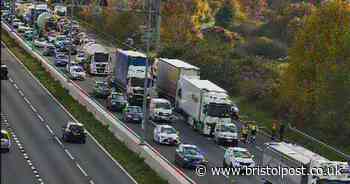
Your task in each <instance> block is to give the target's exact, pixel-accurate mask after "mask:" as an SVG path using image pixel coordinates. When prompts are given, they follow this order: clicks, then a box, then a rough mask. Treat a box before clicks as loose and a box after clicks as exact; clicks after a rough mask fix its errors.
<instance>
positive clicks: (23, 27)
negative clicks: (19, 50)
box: [17, 25, 32, 33]
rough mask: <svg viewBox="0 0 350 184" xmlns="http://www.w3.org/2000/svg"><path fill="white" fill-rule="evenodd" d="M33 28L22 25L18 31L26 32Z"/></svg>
mask: <svg viewBox="0 0 350 184" xmlns="http://www.w3.org/2000/svg"><path fill="white" fill-rule="evenodd" d="M31 30H32V28H31V27H27V26H22V25H20V26H18V28H17V31H18V32H19V33H24V32H26V31H31Z"/></svg>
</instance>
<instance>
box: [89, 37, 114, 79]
mask: <svg viewBox="0 0 350 184" xmlns="http://www.w3.org/2000/svg"><path fill="white" fill-rule="evenodd" d="M82 50H83V51H84V52H85V54H86V58H87V61H88V63H87V65H88V66H87V70H88V72H89V73H90V74H93V75H108V74H110V72H111V66H110V63H111V57H110V55H109V53H108V51H107V49H106V48H105V47H103V46H102V45H100V44H96V43H87V44H85V45H84V46H83V49H82Z"/></svg>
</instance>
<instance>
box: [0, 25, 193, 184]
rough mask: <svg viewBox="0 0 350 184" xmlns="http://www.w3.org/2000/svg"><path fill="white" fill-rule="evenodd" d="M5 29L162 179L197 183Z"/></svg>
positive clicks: (174, 182)
mask: <svg viewBox="0 0 350 184" xmlns="http://www.w3.org/2000/svg"><path fill="white" fill-rule="evenodd" d="M1 27H2V28H3V30H6V31H7V32H8V33H9V35H10V36H11V37H12V38H13V39H14V40H15V41H16V42H17V43H18V44H19V45H20V46H21V47H22V48H23V49H24V50H25V51H27V52H28V53H29V54H30V55H31V56H33V57H34V58H36V59H37V60H38V61H39V62H40V63H41V65H42V66H43V67H44V68H45V70H46V71H47V72H49V73H50V75H51V76H52V77H53V78H54V79H55V80H58V81H59V82H60V84H61V85H62V86H63V87H64V88H65V89H67V90H68V91H69V94H70V95H71V96H72V97H73V98H74V99H75V100H77V101H78V102H79V103H80V104H81V105H83V106H85V107H86V108H87V110H88V111H90V112H91V113H93V115H94V116H95V118H96V119H97V120H99V121H100V122H101V123H102V124H104V125H107V126H108V130H109V131H111V132H112V133H113V134H114V136H115V137H116V138H117V139H119V140H120V141H122V142H124V143H125V145H126V146H127V147H128V148H129V149H130V150H132V151H133V152H135V153H137V154H138V155H140V156H141V157H142V158H144V160H145V162H146V164H147V165H149V166H150V167H151V168H152V169H153V170H155V171H156V172H157V173H158V174H159V175H160V176H161V177H162V178H164V179H166V180H167V181H168V182H169V183H170V184H195V182H194V181H193V180H192V179H191V178H189V177H188V176H187V175H185V174H184V173H183V172H182V171H181V170H179V169H178V168H177V167H175V166H174V165H173V164H172V163H171V162H170V161H169V160H167V159H166V158H165V157H163V156H162V155H161V154H160V153H159V152H158V151H157V150H156V149H154V148H153V147H152V146H150V145H149V144H147V143H146V144H145V145H140V142H141V141H140V138H139V136H138V135H137V134H136V133H135V132H133V131H132V130H131V129H130V128H128V127H127V126H126V125H124V123H123V122H122V121H120V120H119V119H118V118H116V117H115V116H114V115H113V114H112V113H110V112H107V111H106V110H105V109H104V108H102V107H101V106H100V105H99V104H98V103H96V102H95V101H94V100H93V99H91V98H90V97H89V95H88V94H87V93H86V92H85V91H84V90H82V89H81V88H80V87H79V86H78V85H76V84H75V83H74V82H72V81H71V80H70V79H69V78H68V77H67V76H64V75H63V74H62V73H60V72H59V71H58V70H56V68H55V67H54V66H52V65H50V64H49V63H48V61H46V59H45V58H44V57H43V56H41V55H40V54H39V53H37V52H35V51H34V50H33V49H32V47H30V46H29V45H28V44H27V43H26V42H25V41H24V40H23V39H22V38H21V37H19V36H18V35H17V34H16V32H14V31H13V30H11V28H10V27H9V26H7V25H6V24H5V23H4V22H2V21H1Z"/></svg>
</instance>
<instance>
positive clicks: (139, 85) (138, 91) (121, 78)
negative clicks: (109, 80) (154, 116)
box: [113, 49, 150, 105]
mask: <svg viewBox="0 0 350 184" xmlns="http://www.w3.org/2000/svg"><path fill="white" fill-rule="evenodd" d="M146 60H147V57H146V55H145V54H143V53H140V52H136V51H131V50H122V49H117V52H116V61H115V66H114V77H113V78H114V79H113V80H114V81H113V82H114V83H115V84H116V85H117V87H118V88H120V89H122V90H123V91H125V92H126V94H127V97H128V102H129V103H130V104H132V105H142V102H143V94H144V82H145V72H146V63H147V62H146ZM148 76H149V75H148ZM149 77H150V76H149Z"/></svg>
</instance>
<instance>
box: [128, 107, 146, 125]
mask: <svg viewBox="0 0 350 184" xmlns="http://www.w3.org/2000/svg"><path fill="white" fill-rule="evenodd" d="M123 117H124V122H125V123H129V122H137V123H141V122H142V119H143V113H142V109H141V107H139V106H128V107H126V108H125V109H124V113H123Z"/></svg>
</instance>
